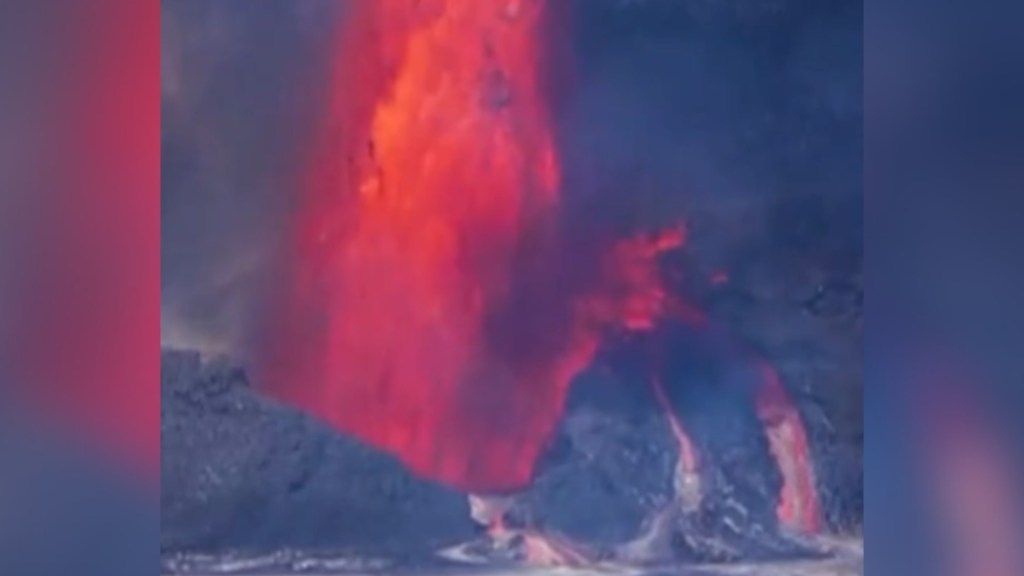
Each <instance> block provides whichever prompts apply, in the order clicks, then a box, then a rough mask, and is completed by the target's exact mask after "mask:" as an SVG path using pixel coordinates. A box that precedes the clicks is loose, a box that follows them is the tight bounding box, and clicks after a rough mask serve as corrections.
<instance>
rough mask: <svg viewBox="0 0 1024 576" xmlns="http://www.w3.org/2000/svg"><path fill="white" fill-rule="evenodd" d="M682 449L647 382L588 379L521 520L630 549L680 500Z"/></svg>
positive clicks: (578, 388)
mask: <svg viewBox="0 0 1024 576" xmlns="http://www.w3.org/2000/svg"><path fill="white" fill-rule="evenodd" d="M676 446H677V445H676V443H675V439H674V438H673V436H672V432H671V429H670V428H669V424H668V421H667V419H666V418H665V417H664V414H663V413H662V412H661V411H660V410H659V409H658V406H657V403H656V400H655V398H654V396H653V394H652V393H651V390H650V387H649V386H648V384H647V383H645V382H642V381H640V382H625V381H622V380H618V379H616V378H614V377H613V376H612V375H610V374H607V373H600V372H590V373H587V374H584V375H582V376H581V377H579V378H578V379H577V381H576V382H575V384H574V386H573V389H572V392H571V394H570V397H569V399H568V402H567V405H566V414H565V417H564V418H563V421H562V424H561V426H560V427H559V430H558V432H557V435H556V437H555V439H554V442H553V445H552V448H551V450H550V451H549V453H548V454H547V456H546V458H545V460H544V461H543V462H542V463H541V465H540V469H541V470H542V471H541V473H540V474H539V476H538V477H537V479H536V481H535V483H534V485H533V486H532V487H531V489H530V490H529V491H528V492H527V493H526V494H525V495H524V496H523V497H522V499H521V500H520V502H519V505H520V509H519V511H518V515H519V516H520V517H521V518H522V521H523V522H524V523H526V524H527V525H529V526H531V527H535V528H539V529H540V530H542V531H545V532H556V533H560V534H564V535H565V536H567V537H569V538H571V539H573V540H575V541H578V542H582V543H587V544H592V545H596V546H599V547H600V546H604V547H607V546H613V545H616V544H621V543H623V542H626V541H628V540H630V539H632V538H634V537H636V536H637V535H638V534H639V533H640V532H641V530H642V529H643V526H644V525H645V524H646V523H647V522H649V521H650V519H651V518H652V517H653V516H654V515H655V514H656V513H657V512H658V511H659V510H661V509H663V508H665V507H666V506H668V505H669V504H670V502H671V501H672V499H673V497H674V495H673V494H674V493H673V477H674V470H675V465H676V459H677V455H678V448H677V447H676Z"/></svg>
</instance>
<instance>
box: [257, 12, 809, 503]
mask: <svg viewBox="0 0 1024 576" xmlns="http://www.w3.org/2000/svg"><path fill="white" fill-rule="evenodd" d="M353 4H354V6H353V7H352V9H351V12H350V13H349V14H347V15H346V20H345V23H344V25H343V30H342V33H341V34H340V35H339V38H340V44H339V45H338V46H337V59H336V62H337V68H336V69H335V70H334V73H333V74H334V76H333V81H334V83H335V84H334V86H333V90H332V95H331V99H330V103H329V108H330V109H329V115H330V120H331V121H330V124H329V129H328V130H327V131H326V134H325V135H323V138H322V142H321V146H320V153H319V154H317V155H316V158H315V161H314V163H313V166H312V168H311V170H310V173H309V181H308V182H307V184H308V185H307V186H305V187H303V192H302V199H301V200H302V201H301V205H300V207H299V217H298V219H297V225H296V227H295V238H296V244H295V245H296V247H297V249H296V253H295V258H294V260H295V262H296V266H297V270H296V271H295V274H294V275H293V277H294V284H293V285H291V286H289V287H288V288H287V290H286V291H285V294H284V297H283V298H281V301H282V302H283V306H282V308H281V309H279V310H278V311H277V312H278V314H277V317H278V320H279V321H280V325H279V326H278V328H277V329H275V330H273V331H272V332H273V333H274V335H275V340H274V341H273V342H272V346H271V349H272V353H271V354H270V355H269V358H270V361H269V363H268V367H267V370H268V375H267V378H266V380H267V381H268V382H269V384H270V386H272V387H276V390H275V392H277V393H278V395H280V396H282V397H284V398H285V399H288V400H291V401H293V402H295V403H297V404H299V405H301V406H303V407H304V408H306V409H307V410H309V411H311V412H312V413H314V414H316V415H317V416H319V417H321V418H322V419H324V420H326V421H327V422H329V423H331V424H332V425H334V426H336V427H338V428H339V429H341V430H344V431H347V432H349V433H352V434H354V435H356V436H359V437H360V438H362V439H364V440H365V441H367V442H369V443H371V444H373V445H375V446H378V447H380V448H383V449H385V450H388V451H390V452H392V453H394V454H396V455H398V456H399V457H400V458H401V459H402V460H403V461H404V462H405V463H406V464H407V465H408V466H409V467H410V468H412V469H413V470H414V471H416V472H417V473H419V474H421V475H423V476H426V477H430V478H433V479H436V480H439V481H442V482H444V483H447V484H449V485H452V486H454V487H457V488H460V489H462V490H465V491H467V492H472V493H496V492H505V491H515V490H519V489H522V488H525V487H526V486H527V485H528V484H529V483H530V481H531V479H532V477H533V474H534V466H535V463H536V462H537V460H538V457H539V456H540V454H541V452H542V451H543V450H544V448H545V444H546V442H547V440H548V439H549V437H550V436H551V434H552V431H553V429H554V428H555V426H556V425H557V423H558V421H559V419H560V417H561V415H562V411H563V405H564V402H565V398H566V395H567V393H568V388H569V384H570V381H571V380H572V378H573V377H574V376H575V375H576V374H577V373H579V372H580V371H581V370H582V369H584V368H585V367H586V366H587V365H588V364H589V363H591V361H592V360H593V357H594V355H595V353H596V351H597V349H598V348H599V345H600V343H601V340H602V336H603V335H604V334H606V333H607V332H608V331H610V330H615V329H618V330H627V331H646V330H650V329H652V328H653V327H654V326H655V324H656V323H657V321H658V319H659V318H662V317H666V316H669V315H671V316H674V317H676V318H679V319H681V320H683V321H687V322H690V323H700V322H703V318H702V317H701V315H700V314H699V313H697V312H696V311H694V310H691V309H689V308H688V307H686V306H684V305H683V304H681V303H679V302H678V301H676V300H674V299H673V298H671V297H670V296H669V295H668V294H667V292H666V290H665V289H664V288H663V286H662V284H661V281H660V275H659V274H658V258H659V255H660V254H662V253H664V252H666V251H669V250H674V249H678V248H679V247H681V246H682V245H683V242H684V239H685V234H684V231H683V229H682V228H679V229H674V230H669V231H667V232H664V233H658V234H650V235H647V236H643V237H638V238H633V239H628V240H624V241H614V240H613V241H598V242H592V243H591V244H594V245H593V246H587V247H585V248H584V249H583V250H582V253H581V251H580V250H581V249H580V242H578V241H575V242H569V241H568V240H569V239H568V236H569V234H568V233H567V232H566V229H565V227H564V224H565V221H564V218H563V216H564V215H563V214H562V211H561V210H560V198H559V190H560V186H561V183H560V176H559V159H558V154H557V150H556V147H555V143H554V136H553V133H552V129H551V125H552V123H551V121H550V120H551V119H550V118H549V111H548V109H547V105H546V101H545V97H544V90H543V88H544V87H543V82H542V78H543V71H544V61H545V60H544V52H545V46H544V41H543V36H544V34H543V30H544V28H545V24H546V19H547V18H549V17H550V15H549V14H548V8H547V6H546V4H545V2H543V1H542V0H501V1H494V0H375V1H372V2H370V1H367V2H358V3H353ZM570 246H571V247H572V248H570ZM673 421H674V422H677V421H676V420H673ZM787 422H791V420H787ZM677 424H678V423H677ZM675 428H676V430H677V436H679V437H680V442H681V443H682V444H681V449H682V451H683V454H684V455H685V456H686V457H685V461H684V464H685V468H687V472H692V471H693V468H695V467H696V466H697V464H696V462H697V456H696V455H694V454H693V448H692V447H691V446H690V444H689V443H688V442H687V441H686V438H685V435H684V433H683V428H682V426H681V424H678V425H677V426H676V427H675ZM773 446H774V444H773ZM805 464H806V463H805ZM811 489H812V490H813V487H812V488H811ZM787 502H788V503H787V504H786V506H787V508H786V510H787V512H786V513H787V514H791V513H792V511H791V509H792V508H793V507H794V506H797V503H793V501H792V500H790V501H787ZM797 502H799V499H798V500H797Z"/></svg>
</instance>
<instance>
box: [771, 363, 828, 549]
mask: <svg viewBox="0 0 1024 576" xmlns="http://www.w3.org/2000/svg"><path fill="white" fill-rule="evenodd" d="M755 407H756V409H757V415H758V417H759V418H760V419H761V422H762V424H763V425H764V427H765V434H766V435H767V437H768V445H769V448H770V449H771V451H772V455H773V456H774V457H775V461H776V463H777V464H778V466H779V470H780V472H781V473H782V480H783V485H782V493H781V494H780V498H779V506H778V516H779V521H780V522H781V523H782V524H783V525H785V526H787V527H789V528H792V529H794V530H797V531H800V532H804V533H808V534H814V533H817V532H818V531H819V530H820V528H821V511H820V506H819V503H818V492H817V488H816V485H815V480H814V466H813V464H812V462H811V453H810V448H809V447H808V443H807V433H806V431H805V430H804V425H803V422H802V421H801V419H800V414H799V413H798V412H797V410H796V406H794V405H793V400H792V399H791V398H790V397H789V393H788V392H786V389H785V388H784V387H783V386H782V382H780V381H779V376H778V374H777V373H776V372H775V370H774V369H773V368H772V367H771V366H769V365H768V364H767V363H762V364H761V386H760V388H759V389H758V391H757V396H756V398H755Z"/></svg>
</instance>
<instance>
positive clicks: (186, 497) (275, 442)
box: [160, 351, 476, 557]
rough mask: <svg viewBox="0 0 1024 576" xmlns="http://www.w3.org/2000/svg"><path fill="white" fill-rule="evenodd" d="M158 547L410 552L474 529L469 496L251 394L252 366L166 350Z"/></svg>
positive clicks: (461, 537) (169, 551)
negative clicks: (249, 373) (248, 374)
mask: <svg viewBox="0 0 1024 576" xmlns="http://www.w3.org/2000/svg"><path fill="white" fill-rule="evenodd" d="M162 360H163V366H162V369H161V427H162V428H161V431H162V451H161V458H162V468H161V485H160V490H161V510H162V517H161V528H162V530H161V538H160V540H161V550H162V552H163V553H164V554H172V553H174V552H177V551H182V550H189V551H198V552H204V551H209V552H223V551H226V550H252V551H261V552H266V551H268V550H271V551H272V550H277V549H282V548H314V549H316V548H330V549H333V550H357V551H359V552H360V553H361V554H377V553H379V554H386V555H390V556H397V557H405V556H416V555H418V554H429V553H430V552H431V551H433V550H435V549H437V548H439V547H443V546H446V545H451V544H454V543H456V542H460V541H464V540H466V539H469V538H472V537H473V536H474V535H475V533H476V527H475V525H474V524H473V522H472V521H471V519H470V516H469V507H468V504H467V501H466V498H465V496H463V495H461V494H458V493H456V492H454V491H451V490H448V489H445V488H443V487H441V486H438V485H435V484H431V483H429V482H425V481H422V480H420V479H417V478H414V477H413V476H412V475H411V474H409V473H408V472H407V471H406V470H405V468H403V467H402V465H401V464H400V463H399V462H398V461H397V460H395V459H394V458H392V457H390V456H388V455H386V454H383V453H381V452H379V451H377V450H374V449H372V448H370V447H368V446H366V445H364V444H362V443H361V442H358V441H356V440H354V439H352V438H349V437H346V436H344V435H341V434H338V433H336V432H334V431H332V430H330V429H328V428H327V427H326V426H323V425H321V424H319V423H317V422H314V421H313V420H311V419H310V418H308V417H306V416H304V415H303V414H301V413H300V412H298V411H296V410H293V409H290V408H288V407H285V406H282V405H279V404H276V403H274V402H272V401H270V400H267V399H265V398H263V397H261V396H259V395H257V394H255V393H254V392H253V391H252V390H251V389H250V388H249V386H248V381H247V379H246V376H245V373H244V372H243V371H242V370H241V369H240V368H238V367H236V366H232V365H230V364H229V363H227V362H223V361H211V362H203V361H202V360H201V358H200V356H199V354H197V353H192V352H176V351H166V352H164V354H163V358H162Z"/></svg>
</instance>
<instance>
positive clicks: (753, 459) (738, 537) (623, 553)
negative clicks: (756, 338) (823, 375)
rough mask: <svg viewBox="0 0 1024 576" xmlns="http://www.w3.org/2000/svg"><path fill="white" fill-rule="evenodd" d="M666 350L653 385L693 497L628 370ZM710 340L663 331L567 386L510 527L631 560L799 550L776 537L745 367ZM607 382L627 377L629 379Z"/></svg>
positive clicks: (769, 479)
mask: <svg viewBox="0 0 1024 576" xmlns="http://www.w3.org/2000/svg"><path fill="white" fill-rule="evenodd" d="M655 341H657V342H660V343H667V346H666V347H665V349H666V350H671V351H672V353H671V354H666V355H664V356H663V358H662V362H663V364H662V366H661V371H660V377H661V379H662V381H663V382H664V385H665V389H666V396H667V397H668V401H669V402H670V403H671V405H672V407H673V410H674V412H675V413H676V414H677V415H679V416H680V417H681V421H682V424H683V426H684V427H685V429H686V431H687V433H688V434H689V436H690V438H691V440H692V441H693V443H694V444H695V446H696V448H697V450H698V453H699V458H700V466H699V476H700V479H699V482H700V486H701V491H700V492H701V497H700V500H699V503H698V505H697V506H696V508H694V509H689V510H687V509H685V508H684V506H683V505H682V500H681V498H680V497H679V496H678V495H677V494H678V492H677V490H678V488H677V486H678V484H679V481H680V479H679V478H677V477H676V465H677V462H678V458H679V450H680V449H679V444H678V442H677V440H676V438H675V437H674V435H673V433H672V430H671V427H670V422H669V419H668V417H667V416H666V413H665V411H664V408H663V407H662V405H661V404H660V403H659V402H658V400H657V396H656V395H655V393H654V389H653V387H652V386H651V383H650V382H649V381H647V380H645V379H639V380H637V379H636V377H635V375H637V374H641V375H642V374H644V373H645V372H648V371H649V368H648V369H640V368H639V367H638V366H637V365H635V363H637V362H648V360H647V359H648V358H650V355H649V354H644V353H643V351H642V350H638V348H643V347H644V346H650V345H652V344H653V343H654V342H655ZM730 354H731V349H730V350H729V351H726V350H725V349H723V348H722V347H721V343H720V341H719V340H718V339H717V337H715V336H713V335H709V334H708V333H705V332H703V331H700V332H698V331H693V330H690V329H673V330H666V331H664V332H663V333H659V334H657V335H652V337H651V338H650V339H649V340H647V341H646V342H642V343H637V344H635V345H633V344H630V345H626V346H625V347H624V349H623V350H620V351H619V352H618V353H617V354H616V357H615V358H608V359H607V360H609V361H610V363H611V365H612V366H613V369H612V370H610V371H605V372H599V371H592V372H590V373H587V374H584V375H582V376H581V377H580V378H578V379H577V381H576V382H575V383H574V387H573V390H572V394H571V395H570V399H569V402H568V404H567V408H566V414H565V417H564V419H563V422H562V424H561V426H560V428H559V430H558V432H557V435H556V437H555V440H554V442H553V445H552V447H551V449H550V451H549V453H548V455H547V457H546V460H545V461H544V462H542V464H541V466H540V470H541V471H540V473H539V475H538V477H537V480H536V482H535V483H534V485H533V487H532V488H531V489H530V490H529V491H528V492H527V493H526V494H524V495H522V496H521V497H520V498H519V499H518V503H517V505H516V508H515V509H514V514H513V518H514V519H515V520H516V521H518V522H522V523H524V524H526V525H527V526H529V527H531V528H536V529H539V530H540V531H542V532H546V533H556V534H562V535H565V536H567V537H569V538H570V539H572V540H574V541H577V542H579V543H582V544H585V545H589V546H593V547H596V548H597V549H599V550H604V551H605V552H606V553H607V554H609V555H614V556H618V557H620V558H623V559H628V560H630V561H640V562H664V561H669V560H692V561H708V560H734V559H741V558H743V559H754V558H772V557H783V556H793V555H797V554H802V553H804V552H806V549H804V548H803V547H802V546H801V545H799V544H798V543H796V542H794V541H792V540H790V539H788V538H787V537H784V536H783V535H782V534H781V533H780V531H779V526H778V521H777V519H776V513H775V509H776V507H777V504H778V501H779V491H780V488H781V483H782V479H781V475H780V473H779V470H778V467H777V465H776V464H775V461H774V459H773V457H772V456H771V453H770V451H769V447H768V442H767V439H766V437H765V433H764V429H763V427H762V425H761V423H760V421H759V420H758V418H757V415H756V413H755V411H754V404H753V398H754V396H753V390H754V378H755V377H756V374H751V373H750V370H751V369H752V367H753V364H752V363H751V361H750V360H751V359H749V358H748V359H744V358H742V357H741V358H735V357H733V356H731V355H730ZM616 374H619V375H625V374H631V375H634V377H633V379H632V380H630V379H627V378H626V377H625V376H619V377H616Z"/></svg>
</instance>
